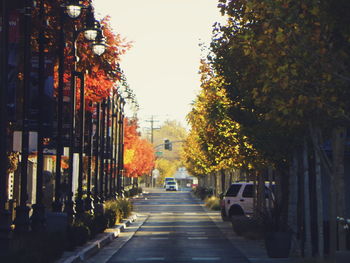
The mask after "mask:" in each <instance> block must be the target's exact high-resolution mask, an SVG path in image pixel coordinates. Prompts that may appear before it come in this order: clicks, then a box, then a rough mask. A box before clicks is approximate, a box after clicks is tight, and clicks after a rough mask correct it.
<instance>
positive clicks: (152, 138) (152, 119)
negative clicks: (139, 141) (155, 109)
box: [146, 115, 159, 144]
mask: <svg viewBox="0 0 350 263" xmlns="http://www.w3.org/2000/svg"><path fill="white" fill-rule="evenodd" d="M146 122H150V123H151V143H152V144H153V142H154V137H153V131H154V130H159V128H154V123H155V122H159V121H158V120H155V119H154V116H153V115H152V116H151V119H150V120H147V121H146Z"/></svg>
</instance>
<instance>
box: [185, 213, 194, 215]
mask: <svg viewBox="0 0 350 263" xmlns="http://www.w3.org/2000/svg"><path fill="white" fill-rule="evenodd" d="M184 215H197V213H184Z"/></svg>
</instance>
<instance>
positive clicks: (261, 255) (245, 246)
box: [203, 205, 294, 263]
mask: <svg viewBox="0 0 350 263" xmlns="http://www.w3.org/2000/svg"><path fill="white" fill-rule="evenodd" d="M203 208H204V210H205V211H206V212H207V214H208V216H209V217H210V219H211V220H212V221H213V222H214V223H215V224H216V226H217V227H218V228H219V229H220V231H221V232H222V234H223V235H225V237H226V238H227V239H228V240H229V241H230V242H231V243H232V244H233V245H234V246H235V247H236V248H237V249H239V250H240V251H241V252H242V253H243V254H244V255H245V256H246V257H247V258H248V259H249V261H250V262H251V263H293V262H294V260H293V259H290V258H286V259H284V258H269V257H268V256H267V254H266V249H265V246H264V242H263V240H252V239H246V238H244V237H240V236H237V235H236V234H235V232H234V231H233V229H232V225H231V222H224V221H222V219H221V215H220V212H217V211H210V210H208V209H207V208H206V207H205V206H204V205H203Z"/></svg>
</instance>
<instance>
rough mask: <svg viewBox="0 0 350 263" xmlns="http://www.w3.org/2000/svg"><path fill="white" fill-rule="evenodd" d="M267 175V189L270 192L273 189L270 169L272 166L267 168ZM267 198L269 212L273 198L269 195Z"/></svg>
mask: <svg viewBox="0 0 350 263" xmlns="http://www.w3.org/2000/svg"><path fill="white" fill-rule="evenodd" d="M267 175H268V178H269V187H270V189H271V191H272V189H273V188H272V184H273V168H272V166H269V167H268V168H267ZM268 198H269V204H268V205H269V206H268V209H269V211H271V209H272V205H273V199H272V198H273V196H272V195H271V194H269V196H268Z"/></svg>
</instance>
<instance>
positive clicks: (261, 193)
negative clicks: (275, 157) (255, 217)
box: [256, 172, 266, 213]
mask: <svg viewBox="0 0 350 263" xmlns="http://www.w3.org/2000/svg"><path fill="white" fill-rule="evenodd" d="M256 175H257V179H258V191H257V193H258V210H257V212H260V213H261V212H264V211H265V208H266V206H265V204H266V203H265V184H264V176H263V173H262V172H257V173H256Z"/></svg>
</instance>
